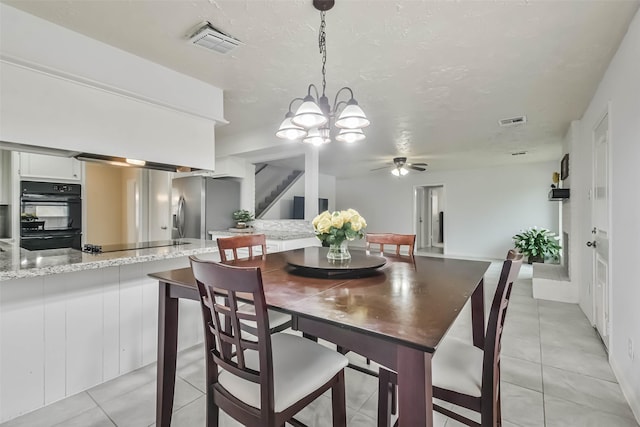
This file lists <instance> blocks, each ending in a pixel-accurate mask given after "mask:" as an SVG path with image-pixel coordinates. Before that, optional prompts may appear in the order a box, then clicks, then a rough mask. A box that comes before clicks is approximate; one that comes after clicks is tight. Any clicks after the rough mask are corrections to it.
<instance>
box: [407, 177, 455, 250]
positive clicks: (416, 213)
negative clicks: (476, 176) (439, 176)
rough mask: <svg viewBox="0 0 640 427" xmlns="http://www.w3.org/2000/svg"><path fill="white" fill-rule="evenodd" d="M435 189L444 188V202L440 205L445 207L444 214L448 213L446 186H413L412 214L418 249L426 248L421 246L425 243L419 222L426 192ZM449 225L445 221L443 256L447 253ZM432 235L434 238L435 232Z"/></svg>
mask: <svg viewBox="0 0 640 427" xmlns="http://www.w3.org/2000/svg"><path fill="white" fill-rule="evenodd" d="M434 187H439V188H442V200H441V204H440V205H441V206H442V207H443V209H442V210H443V211H444V212H447V190H446V185H445V184H439V183H434V184H422V185H414V186H413V213H412V214H413V218H412V220H413V221H412V222H413V233H414V234H415V235H416V249H418V248H420V247H424V246H420V245H422V243H423V242H422V236H420V234H419V233H420V224H419V222H418V221H419V219H420V213H421V210H422V206H423V205H424V198H425V193H426V191H425V190H426V189H428V188H434ZM429 205H431V202H429ZM447 225H448V221H445V224H444V228H443V234H444V236H445V239H444V244H443V246H442V253H443V254H446V253H447V239H446V236H447V235H448V232H447ZM429 227H431V225H429ZM431 235H432V236H433V230H431Z"/></svg>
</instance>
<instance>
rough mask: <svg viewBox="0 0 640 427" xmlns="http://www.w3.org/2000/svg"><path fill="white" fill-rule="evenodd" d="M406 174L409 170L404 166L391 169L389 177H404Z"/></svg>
mask: <svg viewBox="0 0 640 427" xmlns="http://www.w3.org/2000/svg"><path fill="white" fill-rule="evenodd" d="M408 173H409V170H408V169H407V168H405V167H404V166H401V167H396V168H393V169H391V175H393V176H405V175H406V174H408Z"/></svg>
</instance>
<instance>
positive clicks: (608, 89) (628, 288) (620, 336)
mask: <svg viewBox="0 0 640 427" xmlns="http://www.w3.org/2000/svg"><path fill="white" fill-rule="evenodd" d="M609 103H610V104H609ZM608 105H610V110H609V120H610V121H609V123H610V128H609V129H610V135H609V141H610V171H611V172H610V173H611V174H610V190H611V192H610V203H611V210H610V212H611V217H610V224H611V225H610V241H609V243H610V246H609V247H610V263H609V269H610V278H609V280H610V287H611V295H610V310H611V335H610V348H609V360H610V362H611V366H612V368H613V370H614V372H615V374H616V377H617V379H618V382H619V383H620V386H621V388H622V390H623V392H624V394H625V396H626V397H627V399H628V400H629V403H630V404H631V407H632V410H633V411H634V413H635V416H636V419H637V420H639V421H640V282H639V279H638V278H639V277H640V263H639V262H638V257H639V255H640V191H638V183H640V167H639V165H640V120H639V118H640V14H638V13H636V16H635V18H634V19H633V21H632V22H631V25H630V26H629V29H628V32H627V35H626V36H625V38H624V40H623V41H622V43H621V45H620V47H619V49H618V52H617V53H616V55H615V56H614V58H613V60H612V61H611V64H609V68H608V69H607V71H606V73H605V75H604V77H603V79H602V81H601V82H600V85H599V86H598V89H597V91H596V93H595V95H594V97H593V99H592V100H591V103H590V104H589V107H588V108H587V110H586V111H585V114H584V116H583V117H582V119H581V120H580V126H579V128H580V137H579V138H580V141H579V144H577V147H576V151H575V152H574V153H572V156H573V159H574V163H573V164H572V167H573V172H575V173H574V176H573V177H572V178H573V181H572V182H573V183H572V186H573V188H572V189H571V190H572V191H571V198H572V199H573V201H572V205H573V206H572V207H574V208H575V209H572V215H571V220H572V222H575V223H576V227H577V229H578V230H580V237H576V238H580V239H581V240H582V241H583V242H586V241H587V240H590V239H591V233H590V230H591V227H592V226H593V224H591V218H590V216H589V215H588V214H586V213H588V212H589V211H590V206H591V205H590V201H589V199H588V190H589V187H590V185H591V162H592V153H591V143H592V132H593V129H594V127H595V126H596V124H597V122H598V121H599V120H600V118H601V117H602V115H603V113H604V112H605V111H606V110H607V106H608ZM573 172H572V173H573ZM574 240H575V239H574ZM577 247H578V248H580V250H578V251H576V252H575V253H574V254H572V260H571V262H576V263H577V264H576V265H579V266H581V271H580V277H581V280H580V284H581V286H582V287H583V292H582V298H581V303H580V305H581V307H582V308H583V310H584V311H585V313H586V314H587V316H589V317H591V311H592V303H593V302H592V300H591V295H590V294H589V293H588V292H587V290H585V289H584V287H585V286H587V285H588V281H589V278H590V276H591V270H590V266H591V256H592V251H591V250H590V249H587V248H586V246H584V245H579V246H577ZM629 339H631V340H633V344H634V349H635V358H634V360H632V359H631V358H630V357H629V355H628V351H627V346H628V340H629Z"/></svg>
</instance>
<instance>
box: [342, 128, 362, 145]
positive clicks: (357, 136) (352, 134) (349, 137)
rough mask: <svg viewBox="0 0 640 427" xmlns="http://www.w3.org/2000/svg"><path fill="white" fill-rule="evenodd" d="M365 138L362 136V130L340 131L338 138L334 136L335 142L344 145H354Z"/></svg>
mask: <svg viewBox="0 0 640 427" xmlns="http://www.w3.org/2000/svg"><path fill="white" fill-rule="evenodd" d="M365 138H366V137H365V136H364V132H362V129H342V130H341V131H340V133H339V134H338V136H336V141H340V142H346V143H349V144H351V143H354V142H358V141H362V140H363V139H365Z"/></svg>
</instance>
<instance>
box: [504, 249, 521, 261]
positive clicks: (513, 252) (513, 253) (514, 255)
mask: <svg viewBox="0 0 640 427" xmlns="http://www.w3.org/2000/svg"><path fill="white" fill-rule="evenodd" d="M523 258H524V254H523V253H521V252H520V251H519V250H517V249H509V252H507V258H505V259H512V260H514V261H518V260H521V259H523Z"/></svg>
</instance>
